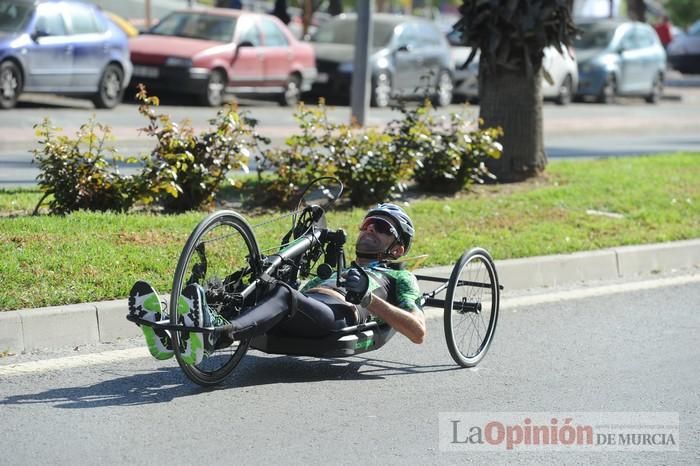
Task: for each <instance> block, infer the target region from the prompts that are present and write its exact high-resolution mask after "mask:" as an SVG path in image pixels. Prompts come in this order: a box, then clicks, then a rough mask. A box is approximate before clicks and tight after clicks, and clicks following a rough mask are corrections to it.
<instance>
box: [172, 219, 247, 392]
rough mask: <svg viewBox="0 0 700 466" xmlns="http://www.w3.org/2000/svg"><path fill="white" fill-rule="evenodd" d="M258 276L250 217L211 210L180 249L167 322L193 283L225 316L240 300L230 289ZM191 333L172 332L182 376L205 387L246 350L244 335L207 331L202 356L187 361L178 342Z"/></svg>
mask: <svg viewBox="0 0 700 466" xmlns="http://www.w3.org/2000/svg"><path fill="white" fill-rule="evenodd" d="M259 275H260V250H259V247H258V244H257V241H256V239H255V235H254V234H253V231H252V229H251V227H250V225H248V222H246V220H245V219H244V218H243V217H241V216H240V215H238V214H237V213H235V212H232V211H219V212H215V213H213V214H212V215H210V216H208V217H207V218H205V219H204V220H202V222H200V223H199V225H197V227H196V228H195V229H194V231H193V232H192V234H191V235H190V237H189V239H188V240H187V243H185V247H184V248H183V250H182V253H181V254H180V260H179V261H178V264H177V269H176V270H175V277H174V279H173V288H172V294H171V297H170V321H171V322H178V318H179V315H178V309H177V308H178V305H177V303H178V298H179V296H180V294H181V293H182V291H183V290H184V288H185V287H186V286H187V285H189V284H191V283H198V284H199V285H201V286H202V288H204V291H205V293H206V298H207V304H208V305H209V307H210V308H212V309H214V310H215V311H216V312H218V313H219V314H220V315H221V316H223V317H224V318H226V319H231V318H232V317H235V316H236V315H237V314H238V312H240V307H241V305H240V303H238V304H236V303H234V302H233V300H232V296H233V294H234V293H235V292H237V291H240V290H241V289H243V288H244V287H245V286H247V285H248V284H250V283H251V282H253V281H254V280H255V279H256V278H257V277H258V276H259ZM253 299H254V297H253ZM246 304H250V303H248V302H246ZM189 337H190V332H186V331H182V332H180V331H175V332H173V346H174V349H175V356H176V357H177V362H178V364H179V365H180V367H181V368H182V371H183V372H184V373H185V375H186V376H187V377H188V378H189V379H190V380H192V381H193V382H195V383H197V384H199V385H203V386H210V385H215V384H218V383H220V382H221V381H222V380H223V379H224V378H225V377H226V376H228V375H229V374H230V373H231V372H232V371H233V370H234V369H235V368H236V366H237V365H238V363H239V362H240V361H241V359H242V358H243V356H244V355H245V353H246V351H247V350H248V344H249V341H248V340H241V341H236V340H232V339H231V338H229V337H228V336H227V335H223V334H222V335H220V336H218V338H217V337H214V336H212V337H211V338H210V337H209V334H206V333H205V334H204V339H205V341H206V343H205V353H204V359H203V360H202V361H201V362H200V363H199V364H197V365H190V364H187V363H185V362H184V361H183V359H182V357H181V351H182V350H181V348H182V346H183V345H182V342H183V341H186V340H187V339H188V338H189Z"/></svg>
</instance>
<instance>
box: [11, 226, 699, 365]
mask: <svg viewBox="0 0 700 466" xmlns="http://www.w3.org/2000/svg"><path fill="white" fill-rule="evenodd" d="M452 267H453V266H452V265H449V266H442V267H432V268H425V269H418V270H416V271H415V272H416V273H417V274H424V275H434V276H438V277H449V275H450V273H451V271H452ZM496 269H497V273H498V276H499V281H500V283H501V285H503V286H504V288H505V290H504V295H506V296H507V294H508V293H509V292H513V291H518V290H521V291H522V290H527V289H530V288H552V289H556V288H559V287H565V286H572V285H576V284H581V283H586V282H594V281H602V280H615V279H620V278H632V277H635V276H637V275H643V274H649V273H658V272H672V271H677V270H683V271H688V272H693V271H698V270H700V239H695V240H688V241H678V242H672V243H660V244H650V245H643V246H623V247H618V248H610V249H602V250H598V251H590V252H581V253H574V254H561V255H553V256H539V257H530V258H523V259H509V260H502V261H498V260H497V261H496ZM421 286H423V284H421ZM432 286H434V284H432V285H429V287H430V288H432ZM126 309H127V301H126V299H122V300H117V301H103V302H96V303H85V304H74V305H68V306H57V307H48V308H41V309H23V310H19V311H9V312H2V313H0V353H2V352H10V353H21V352H29V351H35V350H39V349H43V348H62V347H67V346H78V345H85V344H93V343H108V342H114V341H116V340H119V339H124V338H132V337H138V336H140V335H141V332H140V330H139V329H138V327H136V326H135V325H134V324H132V323H131V322H128V321H127V320H126V319H125V315H126Z"/></svg>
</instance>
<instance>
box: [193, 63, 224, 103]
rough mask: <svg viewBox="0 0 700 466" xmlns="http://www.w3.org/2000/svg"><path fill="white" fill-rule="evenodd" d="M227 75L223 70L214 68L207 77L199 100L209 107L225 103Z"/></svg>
mask: <svg viewBox="0 0 700 466" xmlns="http://www.w3.org/2000/svg"><path fill="white" fill-rule="evenodd" d="M225 92H226V75H224V72H223V71H221V70H213V71H212V72H211V74H210V75H209V79H207V84H206V86H205V87H204V90H203V92H202V94H201V95H200V98H199V101H200V103H201V104H202V105H205V106H207V107H220V106H221V104H223V103H224V96H225Z"/></svg>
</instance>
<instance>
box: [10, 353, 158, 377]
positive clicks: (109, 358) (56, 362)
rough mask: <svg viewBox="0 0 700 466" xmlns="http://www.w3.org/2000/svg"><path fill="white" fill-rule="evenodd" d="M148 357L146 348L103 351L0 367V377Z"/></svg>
mask: <svg viewBox="0 0 700 466" xmlns="http://www.w3.org/2000/svg"><path fill="white" fill-rule="evenodd" d="M145 357H150V353H149V352H148V348H146V347H145V346H144V347H141V348H129V349H124V350H115V351H104V352H101V353H93V354H81V355H78V356H67V357H63V358H57V359H46V360H42V361H29V362H23V363H19V364H8V365H7V366H0V377H5V376H11V375H26V374H33V373H36V372H45V371H50V370H51V371H57V370H64V369H72V368H74V367H85V366H94V365H97V364H112V363H115V362H120V361H130V360H132V359H138V358H145Z"/></svg>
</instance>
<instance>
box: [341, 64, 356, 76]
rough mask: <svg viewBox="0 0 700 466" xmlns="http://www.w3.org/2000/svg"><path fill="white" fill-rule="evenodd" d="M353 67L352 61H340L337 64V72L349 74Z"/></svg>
mask: <svg viewBox="0 0 700 466" xmlns="http://www.w3.org/2000/svg"><path fill="white" fill-rule="evenodd" d="M353 68H354V66H353V63H352V62H348V63H341V64H340V65H339V66H338V72H339V73H348V74H351V73H352V70H353Z"/></svg>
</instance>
